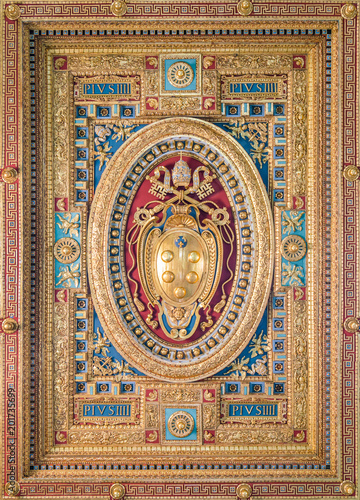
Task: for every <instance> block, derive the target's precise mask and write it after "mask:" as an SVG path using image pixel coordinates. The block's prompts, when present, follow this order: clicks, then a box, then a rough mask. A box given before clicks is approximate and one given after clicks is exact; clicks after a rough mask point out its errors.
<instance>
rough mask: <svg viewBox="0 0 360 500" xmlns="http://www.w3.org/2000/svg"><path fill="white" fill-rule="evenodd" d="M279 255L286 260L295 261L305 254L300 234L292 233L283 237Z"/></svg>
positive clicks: (304, 246)
mask: <svg viewBox="0 0 360 500" xmlns="http://www.w3.org/2000/svg"><path fill="white" fill-rule="evenodd" d="M280 252H281V255H282V256H283V257H284V259H286V260H290V261H291V262H296V261H298V260H301V259H302V258H303V257H304V256H305V254H306V242H305V240H304V238H302V237H301V236H297V235H295V234H292V235H291V236H286V238H284V239H283V241H282V243H281V247H280Z"/></svg>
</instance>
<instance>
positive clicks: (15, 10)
mask: <svg viewBox="0 0 360 500" xmlns="http://www.w3.org/2000/svg"><path fill="white" fill-rule="evenodd" d="M5 16H6V17H7V18H8V19H11V20H12V21H15V20H16V19H19V17H20V16H21V11H20V8H19V6H18V5H16V4H11V5H8V6H7V7H6V9H5Z"/></svg>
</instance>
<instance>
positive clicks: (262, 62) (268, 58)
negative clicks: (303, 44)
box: [217, 54, 293, 74]
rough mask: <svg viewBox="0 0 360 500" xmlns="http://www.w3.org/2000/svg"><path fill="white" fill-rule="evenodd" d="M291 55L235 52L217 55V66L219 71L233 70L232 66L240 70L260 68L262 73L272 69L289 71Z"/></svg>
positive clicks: (270, 71)
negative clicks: (227, 54) (252, 54)
mask: <svg viewBox="0 0 360 500" xmlns="http://www.w3.org/2000/svg"><path fill="white" fill-rule="evenodd" d="M292 64H293V63H292V56H287V55H266V54H261V55H254V56H250V55H249V56H248V55H243V54H235V55H229V56H219V57H218V59H217V68H218V69H219V70H220V71H221V72H225V71H228V72H234V68H237V69H239V70H241V71H244V70H246V71H249V70H261V72H262V73H265V74H267V73H272V72H273V71H274V70H278V71H289V70H290V69H291V68H292Z"/></svg>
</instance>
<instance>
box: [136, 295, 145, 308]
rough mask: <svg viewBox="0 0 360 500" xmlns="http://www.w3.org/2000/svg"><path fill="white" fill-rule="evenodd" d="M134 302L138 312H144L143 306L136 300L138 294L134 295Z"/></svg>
mask: <svg viewBox="0 0 360 500" xmlns="http://www.w3.org/2000/svg"><path fill="white" fill-rule="evenodd" d="M134 302H135V305H136V307H137V308H138V309H139V311H140V312H143V311H145V306H144V304H143V303H142V302H141V300H140V299H138V294H137V293H136V294H135V295H134Z"/></svg>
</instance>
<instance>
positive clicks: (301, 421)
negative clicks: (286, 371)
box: [294, 300, 308, 429]
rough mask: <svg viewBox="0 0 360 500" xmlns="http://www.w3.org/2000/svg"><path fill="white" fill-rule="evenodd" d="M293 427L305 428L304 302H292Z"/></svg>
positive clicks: (305, 337)
mask: <svg viewBox="0 0 360 500" xmlns="http://www.w3.org/2000/svg"><path fill="white" fill-rule="evenodd" d="M294 351H295V352H294V425H295V428H296V429H304V428H306V426H307V394H308V361H307V320H306V301H304V300H295V302H294Z"/></svg>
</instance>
